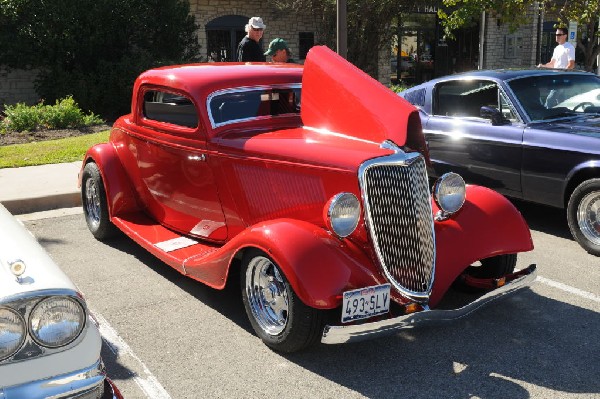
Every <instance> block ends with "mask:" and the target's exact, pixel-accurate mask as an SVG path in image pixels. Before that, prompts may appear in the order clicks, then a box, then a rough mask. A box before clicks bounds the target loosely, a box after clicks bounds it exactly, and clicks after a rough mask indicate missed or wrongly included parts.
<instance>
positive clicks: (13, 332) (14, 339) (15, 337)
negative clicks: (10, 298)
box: [0, 308, 26, 360]
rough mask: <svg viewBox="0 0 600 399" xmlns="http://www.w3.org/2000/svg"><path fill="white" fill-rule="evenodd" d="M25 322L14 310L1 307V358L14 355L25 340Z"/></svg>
mask: <svg viewBox="0 0 600 399" xmlns="http://www.w3.org/2000/svg"><path fill="white" fill-rule="evenodd" d="M25 334H26V333H25V322H24V321H23V318H22V317H21V316H20V315H19V314H18V313H17V312H16V311H14V310H12V309H9V308H0V360H3V359H6V358H7V357H9V356H11V355H13V354H14V353H15V352H16V351H17V350H18V349H19V348H20V347H21V345H22V344H23V341H24V340H25Z"/></svg>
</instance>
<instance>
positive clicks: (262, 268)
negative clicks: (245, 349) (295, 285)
mask: <svg viewBox="0 0 600 399" xmlns="http://www.w3.org/2000/svg"><path fill="white" fill-rule="evenodd" d="M240 279H241V287H242V300H243V302H244V307H245V308H246V313H247V315H248V318H249V319H250V324H252V328H253V329H254V331H255V332H256V335H258V336H259V337H260V339H262V341H263V342H264V343H265V344H266V345H267V346H269V347H270V348H272V349H274V350H277V351H281V352H295V351H298V350H301V349H305V348H307V347H309V346H311V345H313V344H315V343H316V342H317V341H318V339H319V337H320V336H321V334H322V329H323V311H320V310H317V309H314V308H311V307H309V306H307V305H305V304H304V303H303V302H302V301H301V300H300V298H298V296H297V295H296V293H295V292H294V290H293V289H292V287H291V286H290V284H289V282H288V281H287V279H286V278H285V276H284V275H283V272H282V271H281V269H280V268H279V266H278V265H277V264H276V263H275V262H274V261H273V260H271V259H270V258H269V257H268V256H267V255H266V254H265V253H264V252H262V251H259V250H255V249H253V250H249V251H248V252H246V254H245V255H244V258H243V260H242V270H241V273H240Z"/></svg>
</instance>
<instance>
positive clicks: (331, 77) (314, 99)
mask: <svg viewBox="0 0 600 399" xmlns="http://www.w3.org/2000/svg"><path fill="white" fill-rule="evenodd" d="M301 109H302V111H301V115H302V122H303V123H304V125H305V126H309V127H312V128H316V129H324V130H329V131H332V132H336V133H342V134H346V135H349V136H353V137H356V138H360V139H365V140H370V141H374V142H383V141H384V140H388V139H389V140H392V141H393V142H394V143H396V144H397V145H399V146H402V145H404V144H406V141H407V127H408V123H409V119H411V120H413V121H414V119H415V118H416V119H417V120H418V119H419V117H418V114H417V113H418V111H417V110H416V108H415V107H414V106H413V105H411V104H410V103H408V102H407V101H406V100H404V99H403V98H400V97H399V96H398V95H396V94H395V93H394V92H392V91H391V90H390V89H388V88H387V87H385V86H384V85H382V84H381V83H379V82H378V81H376V80H375V79H373V78H372V77H370V76H369V75H367V74H366V73H364V72H363V71H361V70H360V69H358V68H357V67H355V66H354V65H352V64H351V63H349V62H348V61H346V60H345V59H343V58H342V57H340V56H339V55H338V54H336V53H335V52H333V51H332V50H330V49H329V48H327V47H325V46H315V47H313V48H312V49H311V50H310V52H309V53H308V56H307V58H306V62H305V64H304V74H303V77H302V106H301ZM411 114H414V116H413V117H412V118H411ZM412 124H413V125H414V122H413V123H412ZM418 129H419V130H420V123H418Z"/></svg>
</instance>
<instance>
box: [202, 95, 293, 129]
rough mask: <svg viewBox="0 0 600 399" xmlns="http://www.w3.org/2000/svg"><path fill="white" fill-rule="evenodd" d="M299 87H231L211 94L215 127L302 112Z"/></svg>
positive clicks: (211, 112)
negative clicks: (248, 88)
mask: <svg viewBox="0 0 600 399" xmlns="http://www.w3.org/2000/svg"><path fill="white" fill-rule="evenodd" d="M300 93H301V89H300V88H299V87H298V88H282V89H253V90H240V91H235V90H232V91H229V90H228V91H227V92H223V93H217V94H215V95H212V96H210V97H209V104H208V108H209V112H210V119H211V122H212V125H213V127H218V126H222V125H227V124H230V123H236V122H242V121H246V120H251V119H258V118H265V117H273V116H280V115H297V114H299V113H300Z"/></svg>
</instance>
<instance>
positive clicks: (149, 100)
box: [143, 90, 198, 128]
mask: <svg viewBox="0 0 600 399" xmlns="http://www.w3.org/2000/svg"><path fill="white" fill-rule="evenodd" d="M143 112H144V117H145V118H147V119H151V120H155V121H158V122H167V123H172V124H174V125H179V126H184V127H191V128H194V127H197V126H198V112H197V111H196V107H194V104H193V103H192V101H191V100H190V99H189V98H187V97H185V96H181V95H179V94H174V93H169V92H166V91H160V90H149V91H147V92H146V93H144V109H143Z"/></svg>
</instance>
